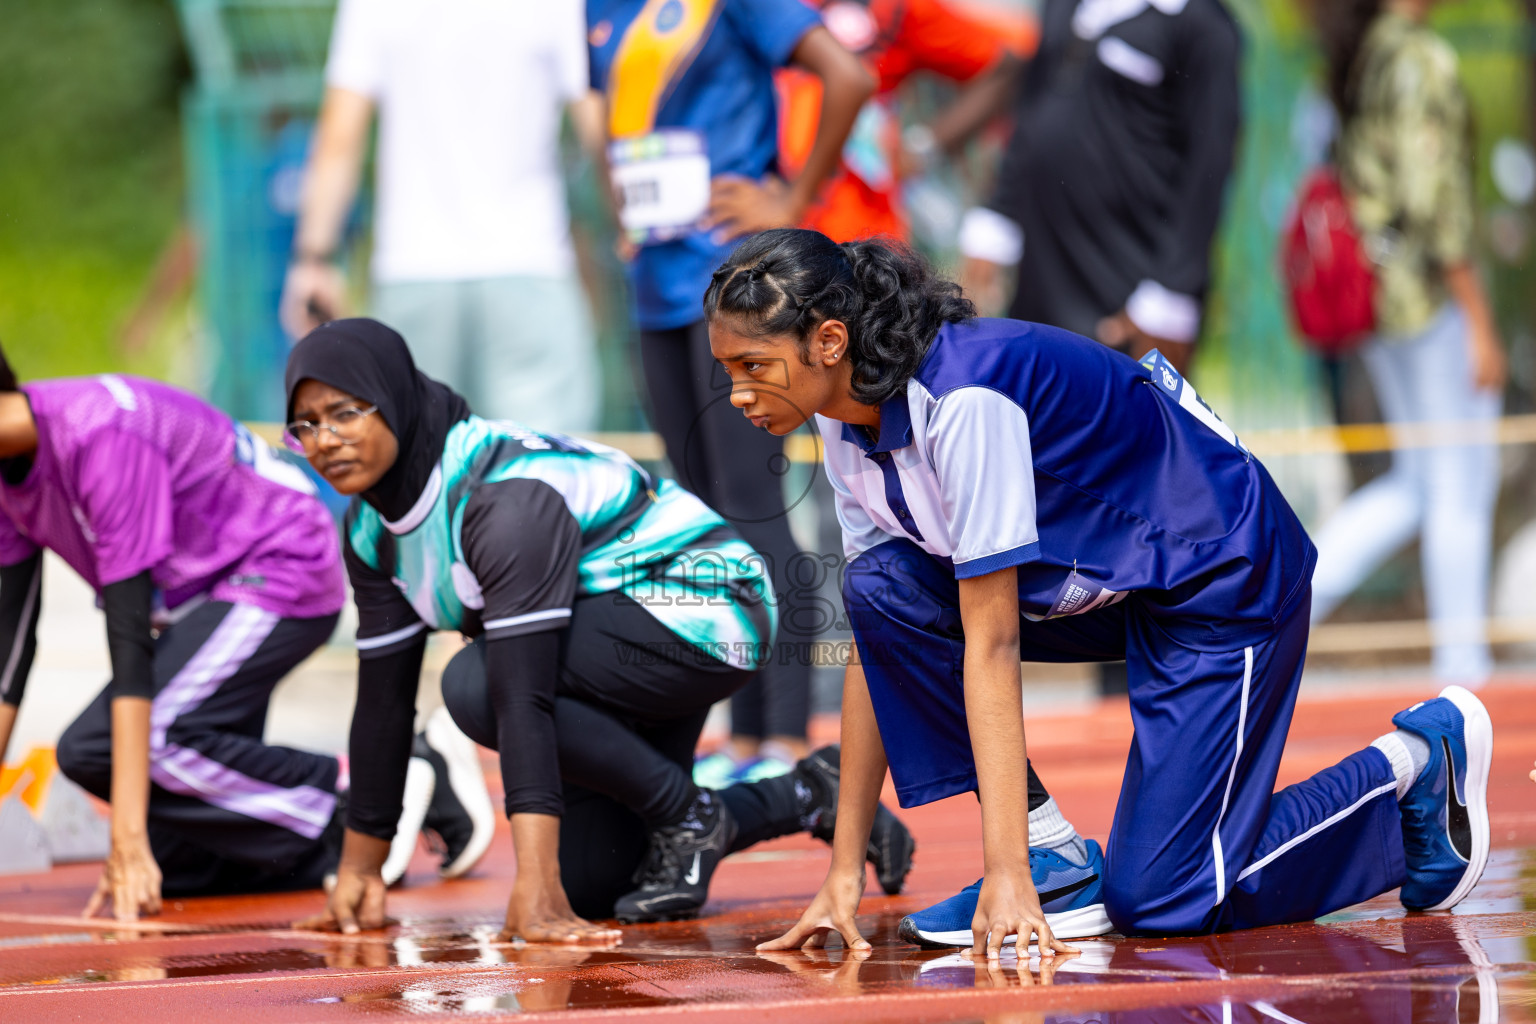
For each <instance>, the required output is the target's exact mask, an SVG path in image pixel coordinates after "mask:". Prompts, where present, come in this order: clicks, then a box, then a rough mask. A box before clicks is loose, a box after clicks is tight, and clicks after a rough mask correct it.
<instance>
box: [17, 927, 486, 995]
mask: <svg viewBox="0 0 1536 1024" xmlns="http://www.w3.org/2000/svg"><path fill="white" fill-rule="evenodd" d="M496 935H497V929H496V928H495V927H494V926H489V925H487V926H484V927H480V928H475V929H472V930H470V931H467V932H450V933H447V934H443V935H436V936H421V935H401V936H385V935H359V936H349V937H345V938H343V937H341V936H335V935H328V936H318V935H317V936H316V937H315V942H314V944H313V945H308V946H303V945H285V946H274V947H271V948H266V949H244V950H232V951H223V952H196V953H192V952H188V953H170V954H167V953H163V952H158V949H157V947H162V946H163V945H164V943H163V942H162V941H157V940H158V939H159V937H158V936H155V937H146V936H142V935H131V936H122V937H119V938H118V939H116V940H115V941H114V940H112V939H110V938H106V937H104V936H98V935H95V934H91V933H82V934H81V935H80V936H79V937H78V938H75V939H73V940H71V938H70V937H69V936H58V937H57V938H56V941H55V943H53V944H54V945H63V944H65V943H66V942H69V943H70V944H71V945H78V943H79V942H81V941H84V942H92V940H104V941H97V942H94V943H93V953H92V955H91V956H90V959H92V960H95V961H97V963H98V964H99V965H100V966H92V967H89V968H85V969H80V970H73V971H66V972H59V971H57V970H49V969H48V968H49V966H50V964H49V961H50V960H52V959H53V957H51V956H49V955H48V953H49V952H51V951H44V950H42V949H40V948H36V947H40V946H44V945H48V943H44V942H42V941H41V940H40V939H39V938H38V937H35V936H33V937H28V939H27V941H28V944H30V945H32V946H33V947H34V949H33V950H32V951H31V955H28V956H26V958H25V960H23V959H21V957H17V958H16V959H15V960H14V961H10V962H6V963H5V964H4V965H3V966H0V984H23V985H61V984H89V983H100V982H121V981H158V980H161V979H165V978H202V977H216V976H218V975H228V974H270V973H274V972H293V971H317V970H327V969H330V970H336V969H347V968H380V967H423V966H429V965H433V964H462V965H465V966H489V965H494V964H502V963H506V962H507V957H508V955H509V954H511V953H512V952H513V949H512V947H511V946H509V945H507V944H505V943H498V942H496V941H495V939H496ZM244 938H245V939H247V941H248V940H249V938H250V937H249V936H246V937H244ZM60 952H61V953H62V952H63V951H62V950H61V951H60ZM69 959H72V960H77V961H78V960H80V959H82V957H81V956H80V954H79V951H78V949H72V950H70V951H69ZM29 963H30V964H33V965H35V967H34V969H33V970H30V971H29V970H27V968H26V965H27V964H29Z"/></svg>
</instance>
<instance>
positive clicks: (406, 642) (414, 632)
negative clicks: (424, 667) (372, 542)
mask: <svg viewBox="0 0 1536 1024" xmlns="http://www.w3.org/2000/svg"><path fill="white" fill-rule="evenodd" d="M341 552H342V561H343V562H345V563H346V566H347V582H349V583H350V584H351V585H352V600H353V602H354V603H355V604H356V605H357V656H358V657H359V658H361V659H362V660H364V661H367V660H369V659H370V658H379V657H383V656H385V655H389V654H395V653H397V652H399V651H403V650H405V649H407V648H409V647H410V646H411V645H412V644H414V643H416V642H417V641H418V640H420V638H421V636H422V635H423V634H424V633H426V632H427V624H426V623H425V622H422V621H421V616H420V615H417V614H416V609H414V608H412V607H411V602H409V601H407V600H406V599H405V595H404V594H402V593H400V588H398V587H396V586H395V584H394V581H393V580H391V579H390V578H389V574H388V573H384V572H380V571H379V570H377V569H375V568H373V567H372V566H370V565H369V564H368V563H367V562H364V561H363V559H362V557H361V556H360V555H358V553H357V552H356V551H354V550H353V549H352V540H351V538H350V537H348V536H347V535H346V533H345V532H343V534H342V541H341Z"/></svg>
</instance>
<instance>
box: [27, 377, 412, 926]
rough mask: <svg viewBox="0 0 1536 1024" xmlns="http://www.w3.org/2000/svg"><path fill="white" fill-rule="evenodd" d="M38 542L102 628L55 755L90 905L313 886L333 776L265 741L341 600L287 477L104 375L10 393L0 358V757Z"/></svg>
mask: <svg viewBox="0 0 1536 1024" xmlns="http://www.w3.org/2000/svg"><path fill="white" fill-rule="evenodd" d="M45 548H46V549H48V550H51V551H53V552H55V553H56V554H58V555H59V556H60V557H61V558H63V560H64V561H65V562H67V563H68V564H69V565H70V566H71V567H72V568H74V569H75V571H76V572H78V573H79V574H80V575H81V576H82V577H84V578H85V580H86V581H87V582H88V583H90V584H91V586H92V587H93V588H95V590H96V591H97V593H98V595H100V601H101V604H102V606H103V607H104V608H105V610H106V618H107V640H108V647H109V650H110V654H111V661H112V681H111V683H109V684H108V685H107V687H106V689H105V690H103V691H102V693H101V695H100V696H98V697H97V698H96V700H95V701H94V702H92V704H91V705H90V706H89V707H88V708H87V709H86V710H85V712H84V713H83V714H81V716H80V717H79V718H78V719H76V721H75V722H74V723H73V724H72V725H70V727H69V728H68V729H67V730H66V731H65V733H64V735H63V737H62V738H61V739H60V741H59V745H58V758H59V767H60V769H61V770H62V771H63V772H64V774H65V775H67V776H68V777H69V778H71V779H73V780H74V781H75V782H77V783H79V784H80V785H81V786H83V787H84V788H85V789H86V790H88V791H90V792H91V793H94V794H95V795H96V796H98V797H100V798H102V799H104V800H109V801H110V802H111V804H112V852H111V855H110V856H109V858H108V860H107V863H106V865H105V868H104V870H103V872H102V876H101V881H100V883H99V884H98V887H97V891H96V893H95V895H94V896H93V897H92V899H91V902H90V906H89V908H88V912H94V911H95V910H97V909H98V908H99V907H100V906H101V905H102V904H103V903H104V902H105V901H106V900H107V899H110V900H111V901H112V904H113V910H114V912H115V913H116V915H117V917H118V918H119V919H132V918H135V917H137V916H138V914H139V913H153V912H154V911H156V910H157V909H158V908H159V905H160V898H161V893H162V890H163V891H164V893H165V895H167V896H174V895H191V894H195V893H208V892H230V891H252V890H260V889H275V888H297V887H311V886H316V885H318V884H319V883H320V881H321V880H322V878H323V875H324V874H325V872H327V871H329V870H331V869H332V868H333V867H334V864H335V860H336V856H337V851H338V849H339V836H340V832H339V829H340V826H339V821H340V819H339V817H338V816H337V814H336V805H337V792H338V785H337V782H338V775H339V774H340V765H339V764H338V762H337V759H336V758H334V757H328V756H324V755H320V754H313V753H308V752H304V751H298V750H292V749H288V748H284V747H275V746H268V745H267V744H265V743H263V742H262V730H263V728H264V726H265V723H266V712H267V704H268V701H269V698H270V696H271V693H272V688H273V687H274V686H275V685H276V684H277V682H278V680H280V679H281V678H282V677H283V676H284V675H286V674H287V672H288V671H289V670H290V669H292V668H293V667H294V666H296V665H297V664H298V663H299V662H300V661H302V660H303V659H304V658H306V657H307V656H308V655H309V654H310V653H312V652H313V651H314V650H315V649H316V648H317V647H319V646H320V644H322V643H324V642H325V640H326V638H327V637H329V636H330V634H331V631H332V629H333V628H334V626H335V624H336V617H337V613H338V612H339V610H340V608H341V605H342V602H343V601H344V600H345V597H346V592H345V588H344V586H343V582H342V579H343V577H342V570H341V560H340V550H339V546H338V544H337V537H336V530H335V526H334V524H333V523H332V521H331V519H330V516H329V514H328V513H327V512H326V510H325V508H324V506H323V505H321V504H320V502H319V500H318V499H317V498H316V497H315V495H314V489H313V487H312V486H311V485H310V484H309V482H308V480H307V478H306V477H305V475H304V474H303V472H302V471H300V470H299V469H298V468H297V467H295V466H293V465H291V464H288V463H284V462H282V461H281V460H279V459H278V458H277V456H276V455H275V454H274V453H273V452H272V450H271V449H270V448H268V447H267V446H266V445H265V444H264V443H263V442H261V441H259V440H257V439H256V438H254V437H253V436H252V435H251V434H250V433H249V432H248V431H246V430H245V429H244V428H243V427H241V426H240V425H239V424H237V423H235V422H233V421H232V420H231V419H230V418H229V417H228V416H225V415H224V414H223V413H220V412H219V411H217V410H216V409H213V408H211V407H209V406H208V405H206V404H204V403H203V402H201V401H200V400H198V399H197V398H194V397H193V396H191V395H189V394H186V393H185V392H182V391H179V390H177V389H175V388H172V387H169V386H167V385H164V384H158V383H155V382H153V381H148V380H141V379H138V378H134V377H122V376H116V375H110V374H108V375H103V376H99V377H88V378H80V379H72V380H55V381H42V382H38V383H35V384H28V385H27V386H26V387H24V388H23V387H18V385H17V384H16V380H15V376H14V374H12V373H11V371H10V368H9V366H8V365H7V364H6V362H5V358H4V356H3V355H0V752H3V751H4V749H5V747H6V744H7V742H8V741H9V739H10V733H11V727H12V725H13V724H14V721H15V717H16V711H17V708H18V706H19V705H20V703H21V697H22V690H23V688H24V686H25V683H26V679H27V675H28V671H29V669H30V668H31V663H32V657H33V653H34V651H35V649H36V626H37V620H38V609H39V598H40V590H41V580H42V551H43V549H45ZM333 822H336V823H337V824H334V825H333ZM411 839H412V841H414V836H412V837H411ZM162 872H163V876H162Z"/></svg>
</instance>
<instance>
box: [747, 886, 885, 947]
mask: <svg viewBox="0 0 1536 1024" xmlns="http://www.w3.org/2000/svg"><path fill="white" fill-rule="evenodd" d="M863 896H864V865H862V864H860V865H859V872H858V874H857V875H852V874H850V875H834V874H831V873H829V874H828V875H827V880H826V881H825V882H823V883H822V885H821V891H820V892H818V893H817V894H816V898H815V899H813V900H811V905H810V906H809V907H807V908H806V910H805V913H804V914H802V915H800V920H799V921H798V922H796V924H795V926H794V927H793V928H791V929H790V930H789V931H787V932H785V933H784V934H783V935H780V936H779V937H778V938H776V939H771V940H769V941H768V942H763V943H759V944H758V947H757V948H758V949H759V950H760V951H764V952H768V951H772V950H777V949H816V948H817V947H819V946H824V945H826V942H827V936H828V935H829V934H831V933H832V932H836V933H837V934H838V935H841V936H842V937H843V945H845V946H846V947H848V949H850V950H852V951H853V952H855V953H865V954H867V953H868V952H869V950H870V949H871V947H870V944H869V940H867V939H865V938H864V936H863V934H862V933H861V932H860V931H859V926H858V924H857V922H855V921H854V915H855V914H857V913H858V912H859V900H861V899H862V898H863Z"/></svg>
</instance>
